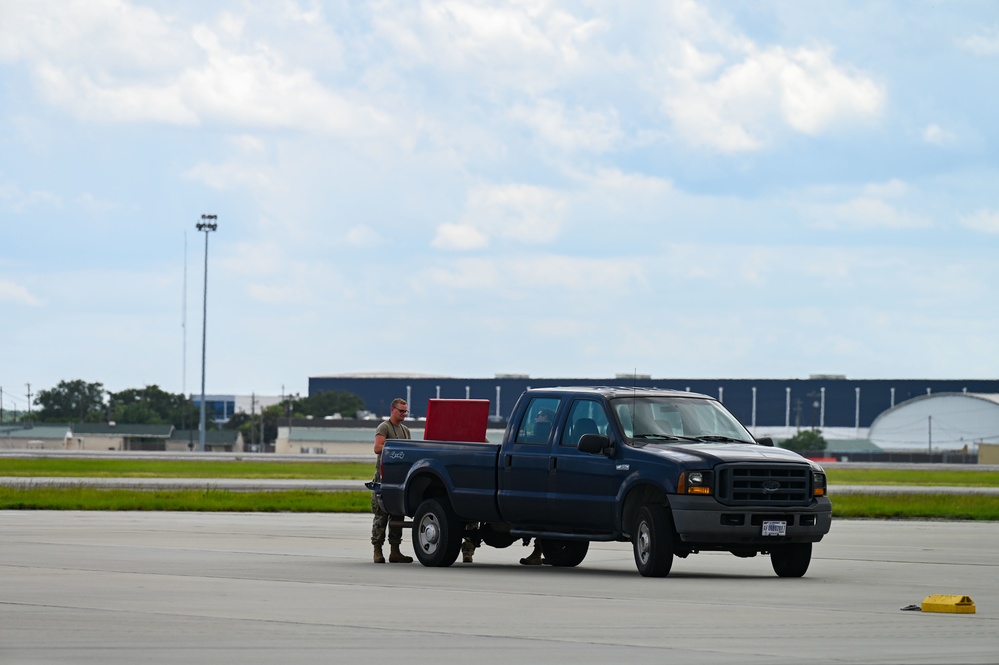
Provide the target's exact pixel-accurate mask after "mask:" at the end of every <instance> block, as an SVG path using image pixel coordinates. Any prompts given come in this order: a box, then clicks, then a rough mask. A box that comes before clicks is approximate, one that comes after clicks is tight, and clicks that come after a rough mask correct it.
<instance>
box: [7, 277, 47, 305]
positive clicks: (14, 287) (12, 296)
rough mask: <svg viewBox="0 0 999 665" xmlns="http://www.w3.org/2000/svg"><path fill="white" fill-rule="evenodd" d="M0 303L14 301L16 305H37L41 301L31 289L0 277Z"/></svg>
mask: <svg viewBox="0 0 999 665" xmlns="http://www.w3.org/2000/svg"><path fill="white" fill-rule="evenodd" d="M0 303H12V304H15V305H30V306H32V307H37V306H39V305H41V304H42V303H41V301H40V300H39V299H38V298H36V297H35V296H34V295H33V294H32V293H31V291H29V290H28V289H26V288H25V287H23V286H21V285H20V284H15V283H14V282H11V281H9V280H5V279H0Z"/></svg>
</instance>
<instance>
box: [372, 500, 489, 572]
mask: <svg viewBox="0 0 999 665" xmlns="http://www.w3.org/2000/svg"><path fill="white" fill-rule="evenodd" d="M371 512H372V513H373V514H374V516H375V517H374V519H372V521H371V544H372V545H382V544H383V543H384V542H385V532H386V531H388V542H389V545H400V544H402V527H401V526H391V527H390V526H389V521H390V520H391V521H400V522H401V521H402V518H401V517H398V516H395V515H389V514H388V513H386V512H385V511H384V510H382V509H381V507H380V506H379V505H378V500H377V499H375V493H374V492H372V493H371ZM476 527H478V524H475V523H471V524H466V525H465V531H467V532H471V531H472V530H474V529H475V528H476ZM461 553H462V555H468V556H471V555H472V554H474V553H475V541H474V540H472V537H471V533H469V534H468V535H466V536H465V539H464V540H463V541H462V543H461Z"/></svg>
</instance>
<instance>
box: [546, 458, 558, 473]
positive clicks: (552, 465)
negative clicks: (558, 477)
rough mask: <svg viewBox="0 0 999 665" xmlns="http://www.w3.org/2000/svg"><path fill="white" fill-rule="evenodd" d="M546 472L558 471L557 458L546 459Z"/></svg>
mask: <svg viewBox="0 0 999 665" xmlns="http://www.w3.org/2000/svg"><path fill="white" fill-rule="evenodd" d="M548 470H549V471H558V458H557V457H549V458H548Z"/></svg>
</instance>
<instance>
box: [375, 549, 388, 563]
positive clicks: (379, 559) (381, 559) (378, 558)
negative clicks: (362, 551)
mask: <svg viewBox="0 0 999 665" xmlns="http://www.w3.org/2000/svg"><path fill="white" fill-rule="evenodd" d="M374 561H375V563H385V555H384V554H382V546H381V545H375V556H374Z"/></svg>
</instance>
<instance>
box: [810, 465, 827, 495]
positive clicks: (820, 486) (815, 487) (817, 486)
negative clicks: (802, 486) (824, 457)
mask: <svg viewBox="0 0 999 665" xmlns="http://www.w3.org/2000/svg"><path fill="white" fill-rule="evenodd" d="M825 495H826V474H824V473H822V472H821V471H812V496H825Z"/></svg>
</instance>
